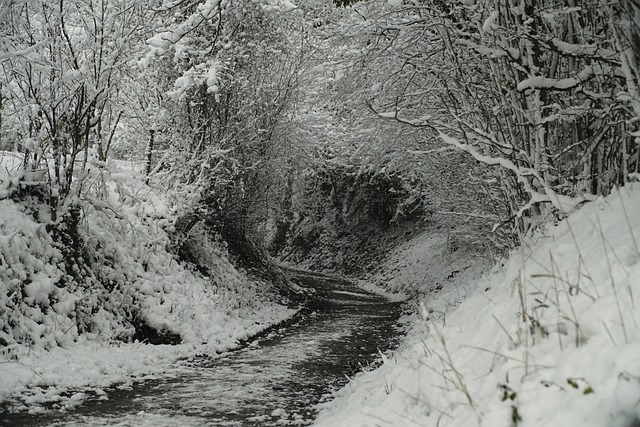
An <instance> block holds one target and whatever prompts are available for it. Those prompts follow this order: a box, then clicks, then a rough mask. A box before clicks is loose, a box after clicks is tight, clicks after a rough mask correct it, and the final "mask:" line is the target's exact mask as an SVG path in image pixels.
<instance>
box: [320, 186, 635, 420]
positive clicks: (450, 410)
mask: <svg viewBox="0 0 640 427" xmlns="http://www.w3.org/2000/svg"><path fill="white" fill-rule="evenodd" d="M638 240H640V187H638V186H637V185H629V186H628V187H626V188H622V189H620V190H619V191H614V192H613V194H612V195H610V196H609V197H607V198H600V199H598V200H597V201H595V202H591V203H589V204H587V205H586V206H584V207H583V208H582V209H581V210H579V211H578V212H576V213H574V214H572V215H571V216H569V217H568V218H567V219H565V220H564V221H562V222H561V223H559V224H558V225H557V226H552V227H550V228H549V229H548V230H546V231H544V232H540V233H539V234H538V235H536V236H535V237H534V238H532V239H529V240H527V241H526V242H525V243H524V244H523V245H522V247H521V248H520V249H518V250H516V251H514V252H513V253H512V254H511V256H510V258H509V259H508V260H507V261H506V262H505V263H504V265H503V266H501V267H499V268H496V269H494V271H493V272H491V273H490V274H487V275H483V276H476V277H472V276H469V275H466V276H465V275H464V274H462V275H459V276H456V277H453V278H451V279H450V280H449V281H448V282H447V283H445V284H444V286H443V287H439V286H438V287H437V288H436V290H438V288H442V289H441V290H439V292H434V291H433V290H431V288H432V286H433V283H432V282H431V281H430V280H425V281H423V283H422V286H423V291H429V290H431V292H429V293H428V294H427V297H426V298H424V300H423V304H422V307H421V310H420V311H421V312H422V318H420V319H417V318H416V319H415V325H414V327H413V329H412V331H411V332H410V334H409V336H408V338H407V340H406V343H405V345H404V346H402V347H401V349H400V350H398V352H397V353H396V354H395V355H394V356H393V357H391V358H389V359H387V360H386V362H385V364H384V365H383V366H382V367H381V368H379V369H378V370H376V371H373V372H369V373H365V374H360V375H359V376H357V377H356V378H355V379H354V380H353V381H352V382H351V383H350V384H349V385H348V386H347V387H346V388H344V389H343V390H341V391H340V392H338V395H337V399H336V400H334V401H332V402H329V403H327V404H325V406H324V408H323V410H322V412H321V414H320V416H319V418H318V420H317V423H316V425H318V426H332V427H337V426H349V427H353V426H412V425H415V426H469V425H481V426H491V427H501V426H505V427H506V426H515V425H517V426H542V425H548V426H581V427H585V426H594V427H595V426H611V427H618V426H619V427H630V426H637V425H638V423H640V357H639V355H640V327H639V324H638V321H639V319H640V308H639V305H638V304H639V303H640V302H639V301H638V298H639V297H638V295H640V262H639V261H640V249H639V246H638ZM421 248H424V244H423V245H420V244H413V245H411V244H410V245H408V246H407V247H406V248H405V252H404V256H402V257H400V256H397V257H396V261H397V262H396V268H397V269H398V271H396V272H394V273H392V274H389V276H390V277H391V278H393V277H405V278H410V277H411V276H412V275H415V271H418V270H419V269H423V270H425V269H426V270H428V269H429V266H435V269H436V270H437V269H438V268H441V264H442V259H441V257H440V255H439V254H438V253H434V252H427V253H425V252H420V249H421ZM411 257H413V258H416V259H417V258H418V257H421V258H422V263H411V261H410V260H411ZM402 264H404V266H403V265H402ZM425 266H426V267H425ZM469 270H471V267H470V268H469V269H466V270H465V272H467V271H469ZM413 282H414V283H417V282H418V280H417V279H414V280H413ZM461 290H463V293H468V297H467V298H466V299H465V300H464V301H463V302H461V303H460V300H461V299H462V298H461ZM462 297H464V295H462Z"/></svg>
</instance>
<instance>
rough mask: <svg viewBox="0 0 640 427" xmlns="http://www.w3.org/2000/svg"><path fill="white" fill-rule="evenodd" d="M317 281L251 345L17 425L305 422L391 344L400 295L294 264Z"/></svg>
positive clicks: (18, 418) (305, 279) (302, 278)
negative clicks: (301, 309) (306, 298)
mask: <svg viewBox="0 0 640 427" xmlns="http://www.w3.org/2000/svg"><path fill="white" fill-rule="evenodd" d="M296 275H297V276H298V277H297V279H298V281H299V282H301V283H302V284H304V285H305V286H310V287H314V288H316V289H317V295H318V298H317V299H316V300H315V301H314V303H313V304H312V309H311V310H310V311H309V312H308V313H307V314H306V315H304V316H303V317H302V318H301V320H300V321H299V322H298V323H295V324H293V325H291V326H288V327H286V328H282V329H279V330H277V331H274V332H272V333H270V334H269V335H267V336H266V337H263V338H261V339H258V340H256V341H253V342H251V343H250V344H249V345H248V346H246V347H245V348H243V349H241V350H238V351H234V352H230V353H226V354H223V355H217V356H213V357H203V358H199V359H197V360H191V361H185V362H183V363H181V364H180V365H179V366H177V367H176V368H175V369H173V370H171V371H170V372H169V373H167V374H166V376H164V377H162V378H159V379H155V380H149V381H145V382H142V383H138V384H134V385H133V387H131V388H129V389H124V390H121V389H117V388H115V389H111V390H110V391H109V392H108V398H109V399H108V400H88V401H87V402H86V403H85V404H83V405H82V406H80V407H78V408H76V409H75V410H74V411H73V412H70V413H64V414H60V413H52V414H47V415H39V416H29V415H26V414H16V415H15V416H14V417H15V418H14V419H13V420H11V421H13V423H14V425H25V426H28V425H78V426H97V425H120V426H136V427H138V426H176V425H183V426H270V425H308V424H310V423H312V422H313V419H314V418H315V415H316V410H315V409H314V406H315V405H316V404H317V403H319V402H321V401H323V400H324V399H327V398H328V397H329V394H330V393H331V391H333V390H335V389H337V388H339V387H341V386H343V385H344V384H345V383H346V382H347V381H348V380H347V377H348V376H352V375H354V374H355V373H357V372H358V371H360V370H362V369H363V368H366V367H368V366H370V365H371V364H376V363H379V351H384V350H387V349H389V348H391V347H392V346H393V345H395V342H396V337H397V336H398V330H397V326H396V325H397V320H398V317H399V316H400V311H401V308H402V307H401V305H400V304H399V303H390V302H389V301H388V300H387V299H385V298H383V297H380V296H377V295H372V294H369V293H366V292H364V291H362V290H359V289H358V288H357V287H355V286H354V285H353V284H352V283H350V282H347V281H345V280H341V279H336V278H330V277H326V276H321V275H311V274H304V275H302V274H300V273H296Z"/></svg>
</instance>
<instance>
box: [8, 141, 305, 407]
mask: <svg viewBox="0 0 640 427" xmlns="http://www.w3.org/2000/svg"><path fill="white" fill-rule="evenodd" d="M1 160H2V161H1V163H0V165H1V166H2V169H3V172H4V173H0V307H1V308H2V309H0V342H1V343H2V345H0V402H2V401H5V400H7V399H11V400H13V401H17V402H22V404H23V405H24V408H23V409H28V410H30V411H39V410H42V406H41V405H40V404H41V403H44V402H55V404H56V405H57V407H61V408H62V407H65V406H66V405H76V404H78V403H79V402H81V401H82V400H83V398H84V396H85V395H84V394H82V393H83V392H86V391H88V390H93V391H96V390H100V389H101V388H103V387H106V386H109V385H111V384H114V383H126V382H131V381H132V379H133V378H140V377H141V376H145V375H150V374H155V373H160V372H162V371H164V370H166V369H168V368H169V367H170V366H171V364H172V363H173V362H175V361H176V360H177V359H178V358H181V357H187V356H190V355H194V354H198V353H203V354H215V353H219V352H223V351H226V350H229V349H231V348H234V347H237V346H238V342H239V341H240V340H245V339H247V338H249V337H251V336H253V335H255V334H257V333H259V332H261V331H263V330H265V329H266V328H268V327H269V326H270V325H273V324H275V323H279V322H281V321H283V320H285V319H287V318H290V317H291V316H292V315H293V314H294V313H295V310H294V309H291V308H288V307H286V306H284V305H281V304H280V303H278V302H275V301H274V298H270V297H269V295H268V289H269V286H267V285H266V284H264V283H260V282H258V281H256V280H255V279H252V280H250V279H248V277H247V276H246V274H244V273H243V272H241V271H238V270H237V269H236V268H235V267H234V266H233V265H232V264H231V263H230V262H229V261H228V258H227V257H226V255H225V254H226V251H225V249H224V247H222V246H220V247H218V246H216V244H213V243H211V244H209V245H208V246H207V245H204V244H203V245H201V246H202V247H201V249H200V250H201V256H206V257H207V260H208V261H209V264H208V266H209V267H210V271H211V277H203V276H201V275H200V274H197V273H195V272H194V271H192V270H191V269H189V268H187V267H186V266H185V265H183V264H181V263H178V262H177V261H176V260H175V258H174V256H173V255H171V254H170V253H169V252H167V246H168V244H169V238H168V235H167V233H166V231H165V228H166V227H168V226H170V218H171V216H172V212H173V211H172V210H173V209H174V208H175V206H172V205H171V204H170V202H169V201H168V199H169V196H166V195H164V196H161V195H160V194H158V193H156V192H154V191H153V189H152V188H150V187H148V186H147V185H145V184H144V182H143V179H141V178H138V176H139V174H138V173H137V172H136V168H138V166H139V165H137V164H128V163H126V162H110V163H109V164H108V165H102V166H100V167H98V166H99V165H96V166H95V167H94V168H92V169H91V172H90V173H89V175H88V176H87V178H85V182H84V186H83V187H82V188H83V190H82V193H81V194H80V195H79V196H76V202H77V203H79V204H80V206H81V208H82V212H83V217H82V221H81V224H80V226H79V231H80V234H82V235H83V237H84V239H85V247H84V248H83V249H82V250H83V252H84V253H85V254H86V256H88V257H91V258H92V259H93V265H92V271H94V273H95V274H96V275H97V276H96V277H99V278H100V280H102V281H104V282H106V283H117V284H118V285H117V287H115V288H114V289H112V290H110V289H108V288H106V287H104V284H103V283H104V282H101V281H99V280H98V279H96V278H92V277H88V278H87V281H88V284H87V286H85V287H82V286H77V285H76V284H75V283H76V282H73V281H69V280H67V279H68V277H67V272H66V271H65V268H64V265H63V264H62V260H63V259H64V257H65V256H66V255H65V254H63V252H62V251H61V250H60V248H59V247H57V246H56V244H55V243H54V241H53V239H52V238H51V236H50V235H49V233H48V232H47V230H46V228H45V227H46V226H45V224H44V223H39V222H37V221H36V220H35V219H34V217H33V216H32V215H31V214H30V212H29V209H27V208H26V207H25V206H23V205H21V204H18V203H15V202H14V201H13V200H11V199H9V198H7V195H9V194H10V193H11V192H12V191H13V189H14V188H15V185H16V182H14V181H15V180H16V179H19V178H20V176H21V175H22V173H21V171H20V166H19V164H20V163H21V157H20V156H19V155H17V154H16V155H8V154H6V153H5V155H4V157H3V158H2V159H1ZM7 183H8V184H7ZM2 191H5V192H4V193H3V192H2ZM46 211H47V208H46V207H44V210H43V212H42V215H41V217H42V216H44V214H46ZM200 233H201V235H204V232H200ZM206 241H207V239H203V242H206ZM63 279H64V282H61V280H63ZM65 283H66V284H65ZM126 307H128V308H129V309H130V310H133V309H135V310H137V313H138V316H140V317H141V318H142V319H144V321H145V323H146V324H147V325H150V326H152V327H155V328H157V329H160V330H167V331H170V332H171V333H174V334H179V335H180V336H181V337H182V340H183V344H181V345H177V346H163V345H148V344H145V343H140V342H133V343H123V342H122V341H123V337H125V338H126V337H131V335H132V332H133V331H132V329H131V326H127V323H126V322H125V321H124V319H123V317H124V316H123V310H125V308H126ZM78 321H82V323H83V324H86V325H88V326H87V328H88V330H86V331H81V330H78V327H77V325H78ZM69 391H73V392H75V393H68V392H69ZM78 393H80V394H78ZM16 408H20V406H19V405H18V406H17V407H16Z"/></svg>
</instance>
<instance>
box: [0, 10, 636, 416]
mask: <svg viewBox="0 0 640 427" xmlns="http://www.w3.org/2000/svg"><path fill="white" fill-rule="evenodd" d="M0 68H1V71H0V308H1V310H0V378H5V376H4V374H5V373H6V374H7V376H6V378H9V375H11V380H10V381H7V382H6V384H5V385H4V386H0V400H2V399H4V398H7V397H9V396H15V395H19V394H20V393H24V392H25V390H26V389H27V388H28V385H29V384H31V385H35V386H36V387H44V386H49V385H54V384H57V383H61V382H62V383H64V381H65V380H64V379H63V377H64V376H63V375H57V374H55V375H54V374H52V373H51V370H46V369H44V370H43V371H42V372H38V371H36V370H35V368H30V369H23V370H20V371H18V370H16V369H14V368H16V366H17V365H20V366H23V367H24V366H26V363H27V362H26V361H28V362H29V363H31V364H38V363H40V362H41V361H43V360H45V359H46V358H47V357H48V356H47V355H51V354H56V355H58V356H56V357H65V356H64V355H65V354H66V355H69V354H71V355H76V356H78V355H79V354H80V353H82V352H83V351H85V350H86V349H87V346H88V345H94V344H95V345H96V346H98V347H100V348H101V349H102V350H101V351H106V350H104V349H106V348H109V347H110V346H120V345H123V346H125V347H127V346H129V347H127V348H129V349H132V348H133V345H134V344H132V343H134V342H136V341H137V342H138V344H136V345H140V344H143V343H144V344H152V345H158V344H172V345H176V347H175V348H176V349H175V350H174V351H173V353H172V350H167V351H166V353H163V352H164V350H162V351H161V353H162V354H163V356H162V357H164V358H165V359H166V360H175V358H177V357H180V355H184V354H193V352H195V351H219V350H223V349H227V348H230V347H233V346H234V345H236V344H237V341H238V340H241V339H244V338H247V337H248V336H250V335H251V334H253V333H256V332H258V331H260V330H263V329H264V328H266V327H267V325H269V324H272V323H274V322H278V321H281V320H282V319H284V318H286V317H287V316H291V315H292V314H293V313H294V312H295V309H294V308H291V307H292V306H293V305H294V304H295V303H296V302H298V301H299V300H298V297H299V295H298V291H299V289H298V288H297V287H296V286H295V285H293V284H292V283H291V282H290V281H289V280H288V279H287V278H286V277H285V275H284V274H283V273H282V270H281V269H280V267H278V265H277V262H276V261H274V259H273V258H272V257H274V258H277V259H278V261H279V262H284V263H288V264H291V265H293V266H295V267H307V268H312V269H325V270H331V271H334V272H340V273H346V274H352V275H355V276H358V277H359V278H362V277H367V280H368V282H375V283H376V284H378V285H382V286H383V287H385V288H386V290H387V291H391V292H394V293H404V294H405V296H406V297H408V298H410V299H412V301H414V302H415V303H416V306H417V307H419V309H420V310H421V312H422V315H423V320H422V321H419V323H417V325H418V326H416V329H415V330H414V332H412V334H413V335H411V337H410V339H411V340H413V341H411V342H412V343H413V344H415V345H413V344H412V345H411V347H410V348H407V349H405V350H404V351H403V352H401V353H400V355H399V356H398V359H397V367H396V368H391V367H389V366H388V365H385V366H384V367H383V368H382V371H379V373H377V374H375V375H387V374H388V375H391V376H393V378H394V379H393V381H395V382H393V384H398V386H397V387H398V388H397V389H385V390H384V393H385V394H386V395H388V397H385V396H383V395H382V394H381V390H376V393H377V394H375V395H374V396H371V399H372V400H371V401H370V402H374V403H372V405H378V404H379V405H382V406H381V407H380V410H381V411H382V412H380V413H378V412H375V411H374V412H373V414H374V418H375V417H377V418H378V420H383V421H384V422H387V421H389V419H388V416H389V414H390V413H392V412H393V411H396V412H397V411H400V412H401V413H402V414H403V417H401V418H402V419H403V420H411V421H412V422H414V423H418V424H420V423H424V424H426V425H439V424H442V425H445V424H448V425H457V424H461V425H462V424H464V422H468V420H471V419H473V420H475V421H477V424H480V425H519V424H521V423H522V424H529V425H535V424H541V423H543V422H544V423H550V424H563V423H568V424H572V423H571V422H568V421H567V420H568V419H570V418H571V417H572V416H574V415H575V414H576V413H580V414H587V415H585V417H586V418H585V420H584V422H585V423H588V422H591V423H592V424H593V425H598V424H600V425H604V424H607V425H621V426H625V425H630V424H629V422H636V423H637V420H638V419H640V417H639V416H638V414H637V405H636V406H633V405H632V404H630V403H629V402H631V400H633V399H632V397H633V398H634V399H636V400H637V396H636V395H637V393H636V392H635V391H633V390H635V389H633V386H632V385H633V384H635V385H637V384H636V383H637V378H638V375H640V373H639V372H638V371H637V366H636V364H635V362H633V360H632V359H633V358H632V356H631V355H632V354H634V353H633V351H634V349H635V350H637V349H636V347H637V339H636V338H637V337H636V335H637V325H636V321H635V316H636V314H637V313H636V306H635V303H634V297H633V295H634V294H635V293H636V292H635V291H636V289H635V287H636V282H635V281H634V279H633V277H634V274H635V273H636V270H637V261H638V259H637V257H638V254H637V252H638V248H637V243H636V239H637V237H636V236H637V233H636V231H637V229H638V227H639V224H637V221H636V217H637V216H638V215H637V214H638V213H637V212H636V210H637V209H636V208H637V206H640V202H639V200H638V197H637V194H636V193H637V191H636V190H635V189H633V188H632V185H633V184H634V183H635V182H636V181H638V180H639V179H640V4H639V3H638V1H637V0H620V1H617V2H613V3H603V2H596V1H584V2H578V1H574V0H563V1H559V0H507V1H498V0H456V1H440V0H416V1H402V0H392V1H381V0H361V1H350V0H347V1H342V0H340V1H338V0H335V1H333V2H332V1H330V0H309V1H299V2H295V3H294V2H291V1H289V0H240V1H229V0H182V1H174V0H131V1H128V0H127V1H125V0H59V1H55V2H51V1H45V0H34V1H23V0H6V1H4V2H3V3H2V4H1V5H0ZM583 207H584V208H583ZM425 230H426V233H427V234H424V233H422V232H423V231H425ZM434 253H436V254H437V255H438V256H442V258H441V259H440V258H438V259H437V260H436V261H434V260H435V259H436V258H434V256H435V255H434ZM422 254H427V255H425V256H426V257H427V259H428V260H431V261H433V262H439V263H441V264H442V265H439V266H437V267H433V268H431V269H429V268H427V270H423V269H422V267H424V264H425V263H424V261H423V260H422V258H421V256H422ZM508 255H509V256H510V257H509V258H508V261H507V258H505V257H507V256H508ZM402 256H406V259H404V260H399V259H398V257H402ZM488 260H491V261H492V262H495V261H503V262H505V268H504V270H501V271H502V273H499V274H502V276H501V278H500V279H498V278H496V277H497V276H494V277H493V278H492V279H490V278H484V279H482V280H481V281H478V277H473V276H474V275H475V276H478V275H479V274H480V273H479V271H480V270H482V269H483V268H485V267H486V265H487V263H488V262H489V261H488ZM425 268H426V267H425ZM465 281H468V283H467V282H465ZM463 282H465V283H464V285H465V286H466V288H465V289H464V291H463V292H462V291H460V290H459V288H456V292H457V295H456V296H455V297H451V295H452V294H451V292H452V289H453V288H454V287H455V285H456V284H457V285H460V284H462V283H463ZM484 284H486V288H487V289H486V290H485V289H484V288H483V286H484ZM370 285H371V283H369V286H370ZM434 289H435V291H434ZM436 291H437V292H436ZM441 291H442V294H441V295H440V296H437V297H434V295H435V294H436V293H438V292H441ZM509 291H510V292H513V294H514V295H515V298H511V297H510V296H508V295H507V294H508V293H509ZM467 297H468V299H467V300H466V301H465V302H463V300H465V299H466V298H467ZM425 301H426V302H425ZM420 304H423V305H422V306H421V305H420ZM433 304H435V306H434V305H433ZM455 307H457V308H455ZM513 313H517V316H512V315H513ZM477 319H483V320H482V323H483V325H492V326H491V327H488V326H487V329H485V330H483V331H481V333H480V332H478V330H477V329H474V328H471V329H468V328H467V327H466V325H467V324H477V323H478V320H477ZM497 337H500V338H497ZM418 340H421V344H416V343H418V342H419V341H418ZM178 344H179V345H178ZM143 348H144V349H143V350H140V352H139V353H136V354H137V355H138V356H139V355H140V354H155V353H154V352H155V350H153V349H150V348H156V347H152V346H146V345H144V346H143ZM157 348H160V347H157ZM472 348H473V351H472V350H471V349H472ZM597 350H601V352H599V353H598V355H597V356H594V357H590V356H589V354H590V352H594V353H596V352H597ZM190 352H191V353H190ZM119 354H120V353H119ZM60 355H63V356H60ZM70 357H72V358H73V357H75V356H70ZM96 357H98V356H96ZM140 357H142V356H140ZM553 358H557V363H556V359H553ZM124 359H126V355H125V352H123V353H121V354H120V355H119V356H117V357H116V359H113V360H111V362H113V364H112V365H109V366H110V368H109V369H111V367H112V366H118V364H123V363H124V364H126V363H127V362H124V361H123V360H124ZM551 359H553V360H551ZM96 360H97V359H96V358H92V357H91V356H88V357H87V358H84V356H83V357H80V356H79V357H78V358H76V359H74V363H76V364H75V365H73V366H76V368H77V367H83V369H86V370H87V372H89V374H87V375H86V376H84V377H78V376H74V375H72V374H70V375H69V378H70V379H69V382H68V383H65V384H67V386H69V387H71V386H74V387H79V386H84V385H86V384H89V383H91V382H95V381H96V379H97V378H100V375H102V374H104V372H102V370H104V369H107V368H104V367H102V368H100V367H98V365H97V362H96ZM132 360H134V361H133V362H131V363H132V365H130V367H131V369H132V370H133V371H135V370H136V369H137V370H138V371H140V372H142V371H145V370H149V369H151V368H150V365H151V363H146V362H141V361H140V360H141V359H136V358H133V359H132ZM576 360H579V361H580V363H574V362H575V361H576ZM111 362H110V363H111ZM138 362H139V363H138ZM587 362H593V363H594V364H595V366H596V368H595V369H594V371H593V372H588V369H587ZM607 364H609V365H607ZM612 364H613V365H615V366H613V367H612V366H610V365H612ZM54 365H55V366H58V365H56V363H52V364H50V365H46V366H49V367H51V366H54ZM128 366H129V365H128ZM103 368H104V369H103ZM425 368H426V369H427V370H430V371H432V373H433V372H435V374H436V379H435V380H430V381H429V382H425V381H422V380H421V379H419V380H418V381H415V382H412V379H413V378H415V377H416V375H417V376H418V377H419V378H422V376H423V375H426V374H425V373H424V372H423V371H425ZM65 372H66V371H65ZM101 372H102V373H101ZM56 375H57V376H56ZM430 375H431V374H430ZM380 378H381V377H380V376H378V377H377V379H376V381H381V380H380ZM429 378H431V379H432V377H431V376H430V377H429ZM477 378H482V379H481V380H477ZM515 378H517V380H516V379H515ZM120 379H121V378H120ZM112 380H113V381H116V379H114V378H112ZM363 381H364V380H363ZM107 382H108V381H107ZM356 384H362V383H358V382H357V381H356ZM376 384H379V383H376ZM423 386H424V387H425V388H424V389H423V388H422V387H423ZM3 387H4V388H3ZM389 387H392V386H389ZM393 387H395V386H393ZM401 388H402V390H400V389H401ZM630 389H633V390H631V391H629V390H630ZM636 389H637V387H636ZM623 392H624V393H626V394H627V395H628V396H631V397H628V399H631V400H628V401H626V400H624V399H622V398H618V397H616V396H618V395H619V394H620V393H623ZM357 393H358V392H356V396H358V394H357ZM425 393H426V394H425ZM36 394H38V393H36ZM54 394H55V393H54ZM496 396H498V397H499V398H496ZM603 396H614V397H603ZM40 397H42V399H43V400H46V398H45V397H43V396H40ZM40 397H38V398H36V400H38V399H40ZM367 399H368V397H367V398H366V399H365V398H363V400H367ZM425 399H426V400H425ZM538 399H540V402H541V403H540V404H539V405H538V404H537V403H536V402H538ZM345 402H346V401H345ZM585 402H586V403H585ZM534 403H535V404H534ZM561 404H562V405H564V406H562V408H560V405H561ZM356 407H357V408H358V411H359V410H360V407H358V406H357V405H356ZM389 408H394V409H392V410H391V409H389ZM585 408H586V409H585ZM561 409H562V410H561ZM334 410H335V407H334ZM349 411H351V412H349ZM354 411H355V410H348V411H347V413H348V414H349V417H356V418H357V417H358V415H357V414H361V413H360V412H357V413H356V412H354ZM384 411H387V412H384ZM597 411H600V412H597ZM634 411H635V412H634ZM596 412H597V413H596ZM553 414H556V415H553ZM333 415H335V414H333ZM333 415H331V414H329V415H327V417H326V419H327V420H330V421H323V422H328V423H337V422H338V421H336V418H331V417H332V416H333ZM563 417H565V418H563ZM634 417H635V418H634ZM347 419H349V420H350V422H351V421H353V419H352V418H347ZM393 419H394V420H399V418H395V417H394V418H393ZM629 420H631V421H629ZM633 420H635V421H633ZM360 421H361V420H360V419H358V422H360ZM369 421H371V420H369V419H367V420H366V421H365V422H364V425H368V424H367V423H369ZM341 422H342V421H341ZM353 422H354V424H345V425H356V424H357V422H355V421H353ZM372 423H373V424H375V422H372ZM394 423H396V424H399V425H400V424H403V423H402V422H400V421H397V422H396V421H394ZM625 423H627V424H625ZM573 424H577V423H576V422H574V423H573ZM331 425H337V424H331Z"/></svg>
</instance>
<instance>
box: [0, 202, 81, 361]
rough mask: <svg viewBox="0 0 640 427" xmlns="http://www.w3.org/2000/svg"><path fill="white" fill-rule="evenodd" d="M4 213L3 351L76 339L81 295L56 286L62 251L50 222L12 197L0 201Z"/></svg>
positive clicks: (0, 247) (0, 271)
mask: <svg viewBox="0 0 640 427" xmlns="http://www.w3.org/2000/svg"><path fill="white" fill-rule="evenodd" d="M0 218H1V219H2V221H0V307H2V310H0V354H1V355H8V354H12V353H13V352H14V351H17V350H18V347H19V346H18V344H22V345H24V346H25V347H26V348H35V349H47V350H48V349H51V348H53V347H56V346H58V345H62V344H64V343H66V342H69V341H70V340H71V341H72V340H74V339H75V338H76V337H77V329H76V324H75V321H74V305H75V299H76V296H74V295H73V294H71V293H70V292H69V291H68V290H67V289H64V288H60V287H58V286H56V284H57V282H58V280H59V279H60V278H61V277H62V276H63V275H64V272H63V271H62V270H61V269H60V264H61V262H62V254H61V252H60V251H59V250H58V249H56V248H55V246H54V242H53V240H52V238H51V236H50V235H49V233H48V232H47V231H46V229H45V225H44V224H38V223H36V222H35V221H34V220H33V219H32V218H31V217H30V216H29V215H27V214H26V213H25V212H24V208H21V207H20V206H19V205H17V204H15V203H14V202H13V201H11V200H8V199H4V200H0ZM16 355H17V354H15V353H14V356H16Z"/></svg>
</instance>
